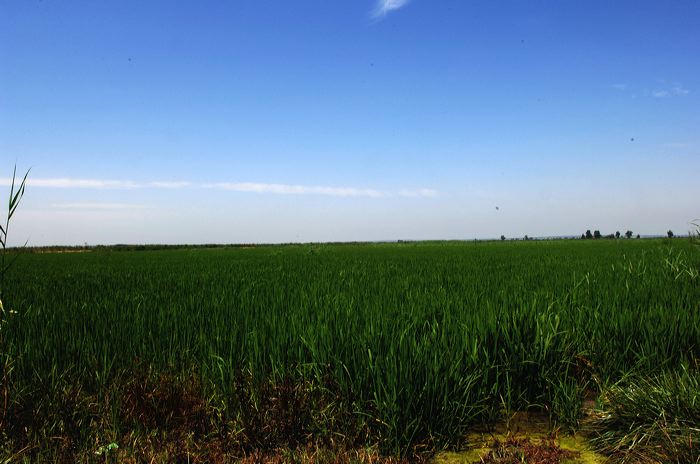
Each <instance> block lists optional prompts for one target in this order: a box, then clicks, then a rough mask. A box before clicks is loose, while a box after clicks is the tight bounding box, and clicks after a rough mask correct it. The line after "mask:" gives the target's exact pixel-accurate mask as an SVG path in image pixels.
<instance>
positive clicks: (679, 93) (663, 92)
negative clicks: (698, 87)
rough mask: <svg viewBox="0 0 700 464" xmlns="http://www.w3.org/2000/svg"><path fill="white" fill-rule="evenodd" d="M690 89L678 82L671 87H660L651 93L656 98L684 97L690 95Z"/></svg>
mask: <svg viewBox="0 0 700 464" xmlns="http://www.w3.org/2000/svg"><path fill="white" fill-rule="evenodd" d="M689 93H690V90H688V89H686V88H685V87H683V86H682V85H680V84H676V85H674V86H673V87H671V88H670V89H660V90H654V91H653V92H652V93H651V95H652V96H653V97H655V98H666V97H683V96H685V95H688V94H689Z"/></svg>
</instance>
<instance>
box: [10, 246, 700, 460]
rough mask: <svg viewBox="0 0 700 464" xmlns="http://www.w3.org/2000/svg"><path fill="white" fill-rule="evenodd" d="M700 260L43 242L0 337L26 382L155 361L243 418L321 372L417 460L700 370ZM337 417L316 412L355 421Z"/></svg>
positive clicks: (86, 382)
mask: <svg viewBox="0 0 700 464" xmlns="http://www.w3.org/2000/svg"><path fill="white" fill-rule="evenodd" d="M699 255H700V253H698V250H696V249H694V248H693V247H692V246H690V245H688V243H687V242H685V241H683V240H673V241H661V240H639V241H622V240H615V241H541V242H540V241H537V242H505V243H500V242H499V243H495V242H479V243H459V242H455V243H402V244H374V245H313V246H312V245H308V246H285V247H275V246H270V247H255V248H219V249H211V250H209V249H193V250H187V249H178V250H157V251H119V252H116V251H114V252H110V251H108V250H107V251H99V252H98V251H93V252H85V253H43V254H39V253H37V254H26V255H24V256H22V257H21V259H19V260H18V261H17V264H16V267H15V268H14V269H13V270H12V272H11V273H10V274H8V276H7V282H6V291H5V295H6V297H5V298H6V300H7V302H8V305H9V304H11V306H12V308H15V309H16V310H17V311H18V313H17V314H16V315H14V316H13V317H12V318H10V319H9V320H8V321H7V324H6V326H5V327H3V329H2V330H3V333H2V335H1V337H2V338H1V339H0V343H1V344H2V346H1V347H0V348H1V351H2V353H3V354H4V355H6V357H7V359H10V360H11V363H12V365H11V372H10V369H6V377H7V378H9V377H8V376H10V377H11V381H12V385H13V387H12V391H14V392H16V395H20V392H25V393H26V392H29V391H40V390H41V388H44V390H45V391H48V390H50V389H55V388H58V386H57V385H58V384H60V383H61V382H70V383H71V384H73V385H79V386H80V388H81V389H82V390H84V391H88V392H93V393H95V394H96V395H100V394H102V393H104V392H106V391H109V389H110V388H111V387H110V386H111V385H114V384H115V382H116V381H117V380H118V379H120V378H123V376H125V375H126V376H128V375H130V374H129V373H130V372H132V371H133V369H134V366H136V365H139V366H143V365H146V366H148V368H149V369H153V370H155V371H156V372H167V373H169V374H173V375H183V376H184V375H190V374H191V373H192V372H195V373H196V374H195V375H196V376H197V379H198V383H199V384H200V385H201V388H202V389H203V392H204V393H203V394H205V395H208V398H210V399H212V401H215V402H216V404H217V405H218V406H217V411H218V413H217V414H219V415H220V417H222V418H223V419H225V420H230V421H235V420H239V419H240V420H242V421H243V422H241V423H242V424H243V425H242V426H241V427H242V428H245V427H249V428H250V427H253V425H251V424H252V423H250V422H245V420H244V419H245V417H244V416H246V414H247V413H246V411H252V410H259V409H260V407H262V406H261V405H263V404H264V403H265V399H264V396H265V394H264V392H265V391H266V389H267V388H268V387H266V386H269V385H284V384H285V383H286V382H291V383H292V384H294V385H307V386H308V388H309V389H310V391H313V390H314V389H319V391H321V392H322V394H323V395H326V396H329V395H330V396H329V397H331V396H332V398H333V401H327V402H325V403H323V404H326V405H327V406H328V405H330V404H333V405H334V406H333V407H335V408H340V409H343V410H344V411H347V412H348V414H350V415H351V416H352V417H354V418H355V420H354V422H353V424H354V425H353V427H358V425H357V424H360V425H359V427H360V428H363V429H366V430H369V432H367V434H366V435H361V437H364V438H360V439H361V440H367V441H378V442H379V443H380V444H381V446H382V447H383V448H384V449H385V450H386V451H389V452H391V453H395V452H396V453H402V452H405V451H407V450H409V449H410V448H411V447H413V446H416V445H419V444H424V443H429V444H430V445H431V446H446V445H450V444H454V443H456V442H458V441H459V440H460V438H461V437H462V436H464V434H465V433H466V432H467V430H469V429H470V428H471V427H474V426H475V425H476V424H484V423H489V422H492V421H494V420H496V419H497V418H498V417H499V415H501V414H503V412H504V411H505V412H507V411H515V410H522V409H528V408H535V409H539V410H542V411H545V412H547V413H549V414H550V416H551V417H552V419H553V420H554V421H557V422H558V423H560V424H562V425H565V426H571V427H576V426H577V421H578V420H579V417H580V409H581V404H582V401H583V400H584V399H585V398H586V397H587V395H591V394H594V393H595V392H596V391H600V390H601V389H603V388H605V387H606V386H608V385H612V384H614V383H615V382H618V381H620V379H623V378H625V376H627V375H630V374H631V373H662V372H667V371H674V370H678V369H680V368H687V367H688V366H690V367H691V368H692V366H694V363H696V362H697V359H698V358H700V278H698V273H697V269H698V263H700V256H699ZM8 372H10V373H9V374H8ZM4 382H5V385H9V382H10V380H4ZM242 391H245V398H246V399H245V400H243V399H242V394H241V392H242ZM10 401H12V399H10ZM18 401H19V400H18ZM313 404H317V403H313ZM318 404H320V403H318ZM251 405H252V406H251ZM318 407H320V406H318ZM328 407H330V406H328ZM256 408H257V409H256ZM314 414H317V416H318V417H320V416H323V414H325V412H324V411H315V412H314ZM330 415H331V414H330V413H328V415H327V416H324V417H326V419H327V420H326V419H324V420H325V422H324V421H323V420H321V419H318V417H317V416H314V417H316V419H313V418H312V419H313V420H312V422H313V423H314V424H316V425H315V426H316V427H321V428H323V427H329V428H333V427H336V428H340V429H342V428H343V427H344V426H342V424H339V423H336V422H333V421H332V420H330V419H328V417H330ZM223 419H222V420H223ZM115 420H116V419H115ZM314 421H315V422H314ZM246 424H247V425H246ZM324 424H325V425H324ZM115 427H116V426H115ZM347 427H350V426H347ZM347 427H346V428H347ZM321 432H323V430H321V429H311V432H309V433H321ZM335 432H338V433H346V432H347V430H336V431H335ZM335 432H334V433H335ZM324 433H325V432H324ZM328 433H330V432H328ZM346 435H347V433H346ZM358 436H360V435H358Z"/></svg>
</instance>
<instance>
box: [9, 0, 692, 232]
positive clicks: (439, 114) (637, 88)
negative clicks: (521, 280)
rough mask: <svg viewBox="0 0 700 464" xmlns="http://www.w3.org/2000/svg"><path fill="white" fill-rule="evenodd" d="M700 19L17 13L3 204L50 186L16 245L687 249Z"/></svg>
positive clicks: (242, 9)
mask: <svg viewBox="0 0 700 464" xmlns="http://www.w3.org/2000/svg"><path fill="white" fill-rule="evenodd" d="M698 19H700V3H698V2H696V1H678V2H657V1H639V0H636V1H616V2H604V1H589V2H580V1H547V2H542V1H537V2H524V1H513V2H510V1H502V2H493V1H486V0H483V1H466V0H459V1H457V0H431V1H428V0H410V1H404V0H383V1H379V2H377V1H374V0H367V1H359V0H358V1H347V2H336V1H326V0H317V1H264V0H262V1H261V0H256V1H231V2H224V1H209V2H207V1H201V2H172V1H167V2H165V1H163V2H158V1H151V2H88V1H85V2H78V1H65V2H59V1H52V0H44V1H6V0H1V1H0V62H2V66H0V169H3V170H4V171H5V173H6V174H0V184H1V185H0V187H2V189H3V190H4V189H6V188H7V184H8V181H7V175H9V174H11V170H12V166H13V164H14V163H15V162H16V163H17V165H18V168H19V169H26V168H28V167H31V168H32V172H31V175H30V178H31V182H30V184H29V187H28V189H27V194H26V197H25V200H24V204H23V205H22V206H21V207H20V210H18V213H17V216H16V221H15V223H14V224H13V227H14V228H13V230H12V231H11V233H10V236H11V237H10V239H11V240H10V241H11V242H12V243H15V244H17V243H24V241H25V240H26V239H27V238H29V243H30V244H34V245H42V244H56V243H60V244H82V243H85V242H87V243H91V244H96V243H146V242H148V243H153V242H158V243H182V242H187V243H206V242H288V241H334V240H385V239H386V240H392V239H454V238H486V237H498V236H500V235H501V234H505V235H506V236H508V237H522V236H523V235H525V234H528V235H531V236H540V235H558V234H577V233H578V234H580V233H581V232H583V231H585V230H586V229H600V230H601V231H603V232H605V233H607V232H614V231H615V230H620V231H622V232H624V231H625V230H627V229H632V230H633V231H635V232H640V233H642V234H654V233H665V231H666V230H667V229H669V228H671V229H673V230H674V231H676V233H684V232H686V231H687V230H688V229H689V228H690V225H689V222H690V221H692V220H694V219H696V218H698V217H700V204H699V203H698V198H700V182H699V179H698V173H699V172H700V135H699V134H700V110H698V108H700V101H699V98H698V95H699V94H700V59H698V57H700V33H698V32H697V22H698ZM3 166H4V167H3ZM496 206H498V209H496Z"/></svg>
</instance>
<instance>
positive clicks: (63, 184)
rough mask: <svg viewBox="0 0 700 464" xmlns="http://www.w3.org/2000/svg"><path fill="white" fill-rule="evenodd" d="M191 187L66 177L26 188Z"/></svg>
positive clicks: (0, 182)
mask: <svg viewBox="0 0 700 464" xmlns="http://www.w3.org/2000/svg"><path fill="white" fill-rule="evenodd" d="M11 183H12V179H10V178H4V179H0V185H2V186H9V185H11ZM190 185H192V184H191V183H190V182H174V181H154V182H145V183H139V182H134V181H131V180H106V179H73V178H67V177H59V178H48V179H40V178H32V177H29V178H28V179H27V186H28V187H47V188H65V189H112V190H129V189H138V188H166V189H173V188H185V187H188V186H190Z"/></svg>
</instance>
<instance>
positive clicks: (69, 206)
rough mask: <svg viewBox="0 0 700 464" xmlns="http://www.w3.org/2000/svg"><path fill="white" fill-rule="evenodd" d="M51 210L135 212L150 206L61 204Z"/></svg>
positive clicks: (129, 204)
mask: <svg viewBox="0 0 700 464" xmlns="http://www.w3.org/2000/svg"><path fill="white" fill-rule="evenodd" d="M51 208H53V209H71V210H120V209H125V210H134V209H146V208H148V206H147V205H140V204H131V203H61V204H55V205H51Z"/></svg>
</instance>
